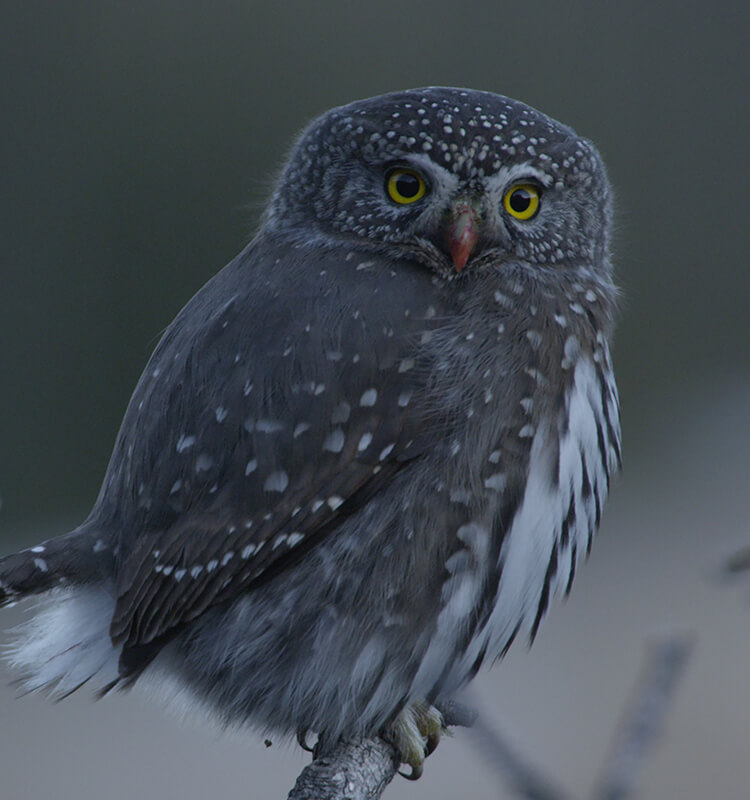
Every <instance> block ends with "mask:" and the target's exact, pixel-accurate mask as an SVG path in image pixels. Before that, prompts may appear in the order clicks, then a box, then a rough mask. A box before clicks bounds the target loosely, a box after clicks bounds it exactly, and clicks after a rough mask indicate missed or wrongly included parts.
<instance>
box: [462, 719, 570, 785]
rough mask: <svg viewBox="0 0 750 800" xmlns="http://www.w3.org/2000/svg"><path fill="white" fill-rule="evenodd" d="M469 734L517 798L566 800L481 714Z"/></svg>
mask: <svg viewBox="0 0 750 800" xmlns="http://www.w3.org/2000/svg"><path fill="white" fill-rule="evenodd" d="M472 736H473V737H474V740H475V741H476V743H477V745H478V746H479V748H480V749H481V750H482V751H484V754H485V757H486V760H487V763H488V764H489V765H490V766H491V767H492V769H493V770H494V771H495V772H496V773H497V775H498V776H499V777H500V779H501V780H502V781H503V783H505V784H507V785H508V787H509V789H510V790H511V791H512V792H513V793H514V795H516V796H517V797H522V798H525V800H565V798H566V794H565V792H564V791H563V790H562V789H561V788H559V787H558V786H555V785H554V784H553V783H552V781H550V780H549V779H548V778H546V777H544V776H543V775H542V774H541V773H540V772H539V771H538V770H537V769H536V767H533V766H532V765H531V764H530V763H529V762H528V761H527V760H526V759H525V758H524V757H523V756H521V754H520V753H519V752H518V751H517V750H516V748H515V747H513V745H511V744H510V743H509V742H508V741H507V740H506V738H505V736H504V735H503V734H501V733H500V732H499V731H498V730H497V729H496V728H494V727H493V726H490V725H489V724H488V723H487V722H486V720H484V719H482V718H481V717H480V718H479V719H478V720H477V722H476V724H475V725H474V726H473V728H472Z"/></svg>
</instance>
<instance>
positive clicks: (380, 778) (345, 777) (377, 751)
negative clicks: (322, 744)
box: [287, 701, 477, 800]
mask: <svg viewBox="0 0 750 800" xmlns="http://www.w3.org/2000/svg"><path fill="white" fill-rule="evenodd" d="M438 710H439V711H440V713H441V714H442V715H443V722H444V723H445V726H446V727H453V726H456V725H458V726H461V727H464V728H468V727H471V725H473V724H474V722H475V720H476V718H477V714H476V712H475V711H474V710H473V709H470V708H467V707H466V706H464V705H461V704H460V703H455V702H453V701H450V702H446V703H444V704H442V705H440V706H439V707H438ZM400 763H401V762H400V759H399V757H398V754H397V753H396V750H395V749H394V747H393V745H391V744H390V743H389V742H386V741H385V739H381V738H379V737H375V738H372V739H358V740H355V739H345V740H343V741H340V742H338V743H337V744H336V745H335V746H334V747H333V748H332V749H331V750H329V751H327V752H325V753H320V754H316V755H315V757H314V760H313V762H312V763H311V764H308V765H307V766H306V767H305V768H304V769H303V770H302V772H301V773H300V775H299V777H298V778H297V782H296V783H295V784H294V788H293V789H292V791H291V792H290V793H289V796H288V797H287V800H377V799H378V798H379V797H380V795H381V794H383V792H384V791H385V787H386V786H388V784H389V783H390V782H391V781H392V780H393V777H394V775H395V774H396V771H397V770H398V768H399V765H400Z"/></svg>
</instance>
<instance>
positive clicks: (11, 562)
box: [0, 523, 113, 608]
mask: <svg viewBox="0 0 750 800" xmlns="http://www.w3.org/2000/svg"><path fill="white" fill-rule="evenodd" d="M112 561H113V553H112V548H111V546H110V545H109V544H108V543H106V542H105V541H104V540H103V539H102V538H100V537H99V536H97V531H96V529H95V528H93V527H92V526H91V525H89V524H88V523H84V524H83V525H82V526H81V527H80V528H76V530H74V531H72V532H71V533H67V534H65V535H63V536H58V537H56V538H54V539H49V540H47V541H46V542H42V544H39V545H37V546H36V547H30V548H29V549H27V550H21V551H20V552H19V553H13V554H11V555H9V556H5V557H4V558H0V608H2V607H3V606H9V605H12V604H14V603H16V602H18V601H19V600H23V599H24V598H25V597H29V596H31V595H35V594H41V593H43V592H47V591H49V590H50V589H54V588H57V587H60V586H66V585H70V584H73V585H86V584H89V583H92V582H100V581H101V580H103V579H106V578H107V577H108V576H110V575H111V574H112Z"/></svg>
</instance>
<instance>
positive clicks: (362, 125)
mask: <svg viewBox="0 0 750 800" xmlns="http://www.w3.org/2000/svg"><path fill="white" fill-rule="evenodd" d="M610 216H611V211H610V190H609V184H608V182H607V176H606V172H605V169H604V166H603V164H602V161H601V158H600V156H599V154H598V153H597V151H596V149H595V148H594V146H593V145H592V144H591V143H590V142H589V141H587V140H586V139H582V138H581V137H579V136H578V135H576V133H575V132H574V131H573V130H571V129H570V128H568V127H566V126H565V125H562V124H561V123H559V122H556V121H555V120H553V119H551V118H550V117H548V116H546V115H544V114H542V113H540V112H539V111H536V110H535V109H533V108H530V107H529V106H527V105H525V104H523V103H520V102H518V101H516V100H511V99H509V98H507V97H503V96H501V95H496V94H492V93H490V92H479V91H473V90H467V89H451V88H443V87H432V88H426V89H413V90H410V91H404V92H395V93H392V94H386V95H382V96H380V97H373V98H370V99H367V100H360V101H357V102H354V103H351V104H349V105H346V106H341V107H340V108H334V109H333V110H331V111H329V112H327V113H326V114H324V115H323V116H321V117H319V118H318V119H317V120H315V121H314V122H313V123H312V124H311V125H310V126H309V127H308V128H307V129H306V130H305V131H304V132H303V133H302V135H301V136H300V138H299V140H298V142H297V144H296V146H295V147H294V148H293V150H292V153H291V155H290V157H289V161H288V162H287V165H286V167H285V168H284V170H283V172H282V176H281V179H280V181H279V184H278V186H277V189H276V191H275V193H274V195H273V198H272V200H271V203H270V206H269V209H268V212H267V215H266V220H265V227H266V229H270V230H277V231H281V230H283V231H285V232H287V233H296V234H298V235H303V234H304V235H307V236H309V235H311V234H312V233H313V232H315V233H316V234H318V235H319V236H320V235H322V236H324V237H327V236H331V235H332V236H333V237H335V240H336V241H337V242H339V243H340V242H341V240H342V237H345V238H356V239H357V240H358V241H359V242H360V244H364V245H366V246H369V247H371V248H374V249H378V250H381V251H385V252H390V253H394V252H395V254H397V255H399V256H400V257H408V258H412V259H415V260H418V261H420V262H422V263H424V264H426V265H428V266H429V267H430V268H431V269H434V270H435V271H436V272H438V273H440V274H442V275H445V276H455V275H456V274H458V273H461V272H465V273H469V272H471V271H473V270H474V269H481V267H482V265H483V264H488V263H492V264H497V263H498V262H501V261H502V260H507V259H513V260H522V261H524V262H527V263H531V264H535V265H540V266H549V267H555V268H561V269H563V268H565V267H566V266H578V265H581V264H586V265H588V266H590V267H594V268H595V269H601V270H605V271H607V270H609V261H608V257H607V248H608V230H609V221H610Z"/></svg>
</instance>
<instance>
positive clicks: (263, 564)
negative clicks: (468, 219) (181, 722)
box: [102, 244, 441, 673]
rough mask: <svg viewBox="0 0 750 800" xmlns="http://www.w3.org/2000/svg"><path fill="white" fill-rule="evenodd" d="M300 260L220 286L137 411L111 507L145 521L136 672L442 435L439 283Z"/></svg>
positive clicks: (131, 551) (128, 562)
mask: <svg viewBox="0 0 750 800" xmlns="http://www.w3.org/2000/svg"><path fill="white" fill-rule="evenodd" d="M289 249H290V248H284V247H281V248H279V249H278V250H275V249H274V248H273V247H271V246H270V245H268V244H266V245H265V247H264V254H263V255H262V256H259V255H258V246H257V245H256V247H255V248H253V247H251V248H250V250H249V251H247V252H246V253H245V254H243V255H242V256H240V257H238V260H237V261H236V262H233V263H232V264H230V265H229V266H228V267H227V268H225V270H224V271H222V272H221V273H219V275H218V276H217V277H216V278H215V279H214V280H213V281H211V282H210V283H209V284H207V286H206V287H204V289H203V290H201V292H199V293H198V295H196V297H195V298H193V300H192V301H191V303H190V304H188V306H187V307H186V308H185V309H184V310H183V311H182V312H181V313H180V315H179V316H178V318H177V319H176V320H175V322H174V323H173V325H172V326H171V327H170V328H169V329H168V331H167V333H166V334H165V336H164V339H163V340H162V342H161V343H160V345H159V347H158V348H157V350H156V352H155V354H154V356H153V357H152V360H151V361H150V363H149V365H148V366H147V368H146V371H145V372H144V375H143V377H142V379H141V382H140V383H139V386H138V387H137V389H136V392H135V394H134V396H133V399H132V400H131V404H130V406H129V409H128V412H127V414H126V417H125V420H124V422H123V427H122V430H121V433H120V436H119V437H118V442H117V445H116V448H115V453H114V455H113V458H112V463H111V465H110V470H109V472H108V476H107V479H105V489H106V491H103V492H102V496H103V497H117V496H118V495H119V497H120V501H119V502H118V503H116V504H115V505H116V506H117V507H119V508H124V507H126V506H128V502H129V504H130V506H133V505H135V506H136V508H137V510H136V512H135V515H134V517H133V519H132V520H126V519H122V520H120V525H122V526H123V535H122V537H121V543H120V549H121V559H122V560H121V566H120V569H119V572H118V579H117V591H118V598H117V606H116V610H115V614H114V618H113V621H112V625H111V634H112V637H113V640H114V641H115V642H118V643H122V644H123V645H124V649H123V659H122V662H121V667H122V669H123V671H124V672H125V673H127V672H136V671H138V669H140V668H141V667H142V666H144V665H145V664H144V663H143V662H144V660H145V661H146V663H147V661H148V660H149V659H150V658H151V657H152V655H153V653H154V652H155V648H156V649H158V646H159V645H160V643H163V642H164V641H165V640H166V639H167V638H168V637H169V636H170V634H171V633H173V632H174V631H175V630H176V629H177V628H178V627H179V626H180V625H182V624H183V623H186V622H188V621H190V620H192V619H195V618H196V617H198V616H199V615H200V614H201V613H202V612H204V611H205V610H206V609H207V608H209V607H210V606H212V605H215V604H217V603H221V602H223V601H226V600H229V599H231V598H233V597H235V596H237V595H238V594H239V593H241V592H243V591H245V590H247V589H248V587H250V586H252V585H257V584H259V583H260V582H261V581H263V580H265V579H267V578H268V577H270V576H272V575H274V574H276V573H277V572H278V571H279V570H281V569H283V568H285V567H286V566H287V565H288V564H289V563H290V562H292V561H293V560H295V559H298V558H301V557H303V555H304V553H305V552H306V551H307V550H308V549H309V548H311V547H314V546H315V545H316V543H317V542H320V541H321V539H322V538H323V537H325V536H326V535H328V534H329V533H330V532H331V531H332V530H334V529H335V528H336V527H337V526H338V525H339V524H340V523H341V521H342V519H344V518H345V517H346V516H347V515H350V514H352V513H353V512H355V511H356V510H357V509H359V508H361V507H362V505H363V504H364V503H366V502H367V501H368V500H369V499H371V498H372V497H373V496H374V495H376V494H377V493H378V492H379V491H381V490H382V488H383V487H384V486H385V485H386V484H388V482H389V481H390V480H391V479H392V478H393V476H394V474H395V473H396V472H397V471H398V470H399V469H402V468H403V466H404V465H405V464H406V463H408V462H409V461H410V460H411V459H415V458H418V457H419V455H420V454H421V453H422V452H424V449H425V448H426V447H429V446H430V443H431V442H432V441H434V439H435V437H436V436H439V435H441V434H440V427H441V424H440V420H439V415H436V414H435V413H434V412H431V411H428V410H427V406H426V403H425V401H426V397H425V395H426V392H427V384H428V383H429V379H428V376H429V372H430V369H429V366H428V365H427V364H425V363H423V361H420V356H418V355H417V348H415V346H414V343H415V341H417V340H418V339H419V337H424V334H425V332H426V331H428V329H429V327H430V324H431V322H430V320H431V319H433V318H434V317H435V315H436V308H435V305H434V303H435V298H434V294H435V290H434V288H433V286H432V283H431V282H430V280H429V277H428V276H426V275H424V274H423V273H421V272H420V271H419V270H418V269H416V268H409V267H408V266H407V267H402V268H401V271H400V273H399V274H398V275H397V276H396V273H394V272H392V271H391V270H390V269H388V268H387V266H386V265H385V264H383V263H381V261H379V260H377V261H375V260H372V259H371V260H369V261H368V260H367V259H366V258H365V257H362V256H361V255H360V256H353V255H352V256H347V254H346V251H344V253H342V254H340V255H337V254H329V255H325V254H323V255H321V254H320V253H318V254H316V255H315V256H314V257H313V255H312V254H311V253H308V254H306V253H304V252H301V253H300V252H299V251H293V252H292V253H291V254H290V253H289V252H288V251H289ZM396 277H398V280H396V279H395V278H396ZM248 287H251V289H249V288H248ZM430 298H432V303H431V302H430ZM106 481H109V484H110V485H107V484H106ZM128 492H130V493H131V494H130V496H129V497H128V496H127V495H128ZM127 528H129V529H127ZM134 531H137V533H134Z"/></svg>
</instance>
